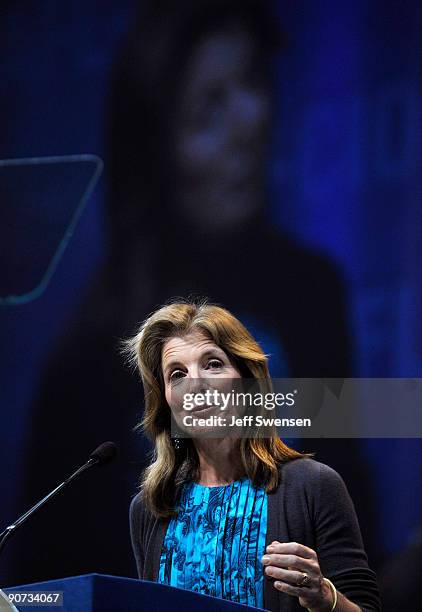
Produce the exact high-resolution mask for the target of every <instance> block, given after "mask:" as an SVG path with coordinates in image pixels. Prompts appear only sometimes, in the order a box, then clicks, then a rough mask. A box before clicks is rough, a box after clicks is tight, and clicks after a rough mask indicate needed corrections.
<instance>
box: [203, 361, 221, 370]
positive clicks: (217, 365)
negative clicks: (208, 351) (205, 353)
mask: <svg viewBox="0 0 422 612" xmlns="http://www.w3.org/2000/svg"><path fill="white" fill-rule="evenodd" d="M222 365H223V362H222V361H220V360H219V359H210V360H209V362H208V365H207V367H208V368H209V369H210V370H216V369H218V368H221V367H222Z"/></svg>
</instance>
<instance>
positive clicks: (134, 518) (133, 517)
mask: <svg viewBox="0 0 422 612" xmlns="http://www.w3.org/2000/svg"><path fill="white" fill-rule="evenodd" d="M150 514H151V513H150V511H149V510H148V507H147V505H146V503H145V501H144V499H143V495H142V491H139V492H138V493H137V494H136V495H135V496H134V497H133V498H132V501H131V502H130V506H129V520H130V523H131V525H140V524H141V523H143V522H144V521H145V520H146V519H148V516H149V515H150Z"/></svg>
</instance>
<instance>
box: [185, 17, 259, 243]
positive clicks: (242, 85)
mask: <svg viewBox="0 0 422 612" xmlns="http://www.w3.org/2000/svg"><path fill="white" fill-rule="evenodd" d="M267 75H268V67H267V66H265V64H264V59H263V56H262V53H260V49H259V48H258V45H257V43H256V41H255V40H254V38H253V37H252V34H251V33H249V32H248V30H246V29H245V28H242V27H241V26H235V25H233V26H229V25H228V26H226V27H224V28H222V29H221V30H216V31H214V32H210V33H209V34H208V35H206V36H205V37H204V38H202V39H201V41H200V42H199V44H198V45H197V46H196V47H195V48H194V51H193V53H192V55H191V57H190V58H189V60H188V62H187V65H186V68H185V70H184V72H183V74H182V79H181V85H180V93H179V96H178V98H177V100H176V111H175V128H174V140H173V145H174V151H173V153H174V155H175V165H176V175H177V191H178V193H177V196H178V197H177V200H178V205H179V206H180V208H181V211H182V213H183V215H184V216H185V217H187V218H188V219H189V220H190V221H191V222H193V223H194V224H195V225H197V226H198V227H200V228H202V229H208V230H210V231H224V230H226V229H229V230H230V229H235V228H236V226H238V224H241V223H242V222H244V221H246V220H247V219H248V218H250V217H251V216H252V215H254V214H255V213H256V212H257V211H258V210H259V208H260V207H261V206H262V205H263V199H264V191H265V165H266V145H267V131H268V124H269V119H270V90H269V81H268V76H267Z"/></svg>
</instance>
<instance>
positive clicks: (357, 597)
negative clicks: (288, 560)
mask: <svg viewBox="0 0 422 612" xmlns="http://www.w3.org/2000/svg"><path fill="white" fill-rule="evenodd" d="M280 476H281V479H280V484H279V486H278V487H277V490H276V491H274V492H273V493H270V494H268V526H267V536H266V545H268V544H270V543H271V542H273V541H274V540H277V541H279V542H300V543H301V544H304V545H305V546H309V548H312V549H313V550H315V551H316V553H317V555H318V560H319V564H320V568H321V572H322V574H323V575H324V576H326V577H327V578H329V579H330V580H331V581H332V582H333V583H334V585H335V586H336V588H337V590H338V591H339V592H341V593H343V595H345V596H346V597H348V598H349V599H350V601H352V602H354V603H355V604H357V605H358V606H360V608H361V609H362V612H379V611H380V610H381V602H380V595H379V590H378V585H377V580H376V576H375V573H374V572H373V571H372V570H371V569H370V568H369V567H368V559H367V556H366V553H365V550H364V548H363V542H362V536H361V533H360V528H359V524H358V520H357V517H356V512H355V509H354V506H353V502H352V500H351V499H350V495H349V493H348V491H347V489H346V486H345V484H344V482H343V480H342V478H341V477H340V476H339V474H338V473H337V472H336V471H335V470H333V469H332V468H330V467H329V466H327V465H325V464H324V463H320V462H318V461H315V460H314V459H309V458H305V457H304V458H298V459H294V460H292V461H290V462H288V463H284V464H282V465H281V466H280ZM129 518H130V532H131V538H132V546H133V551H134V554H135V559H136V564H137V568H138V576H139V578H141V579H143V580H152V581H156V580H157V576H158V570H159V563H160V554H161V547H162V543H163V539H164V536H165V533H166V529H167V525H168V522H169V519H157V518H155V517H154V516H153V515H152V514H151V512H150V511H149V510H148V509H147V508H146V506H145V504H144V503H143V501H142V498H141V494H140V493H138V494H137V495H136V496H135V497H134V499H133V500H132V503H131V505H130V512H129ZM272 583H273V581H272V580H271V579H267V578H266V579H265V584H264V608H265V609H267V610H271V612H303V610H304V608H302V606H301V605H300V604H299V601H298V599H297V597H292V596H291V595H287V594H286V593H281V592H280V591H277V590H276V589H275V587H274V586H273V584H272Z"/></svg>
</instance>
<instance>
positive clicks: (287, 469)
mask: <svg viewBox="0 0 422 612" xmlns="http://www.w3.org/2000/svg"><path fill="white" fill-rule="evenodd" d="M279 473H280V480H281V482H284V483H285V484H291V485H294V486H295V485H296V486H303V485H305V486H306V487H307V488H309V487H310V488H320V487H321V485H328V486H338V485H341V486H344V481H343V479H342V477H341V476H340V474H339V473H338V472H336V470H335V469H333V468H332V467H330V466H329V465H327V464H326V463H322V462H321V461H317V460H316V459H312V458H311V457H298V458H296V459H292V460H291V461H287V462H285V463H282V464H280V466H279Z"/></svg>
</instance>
